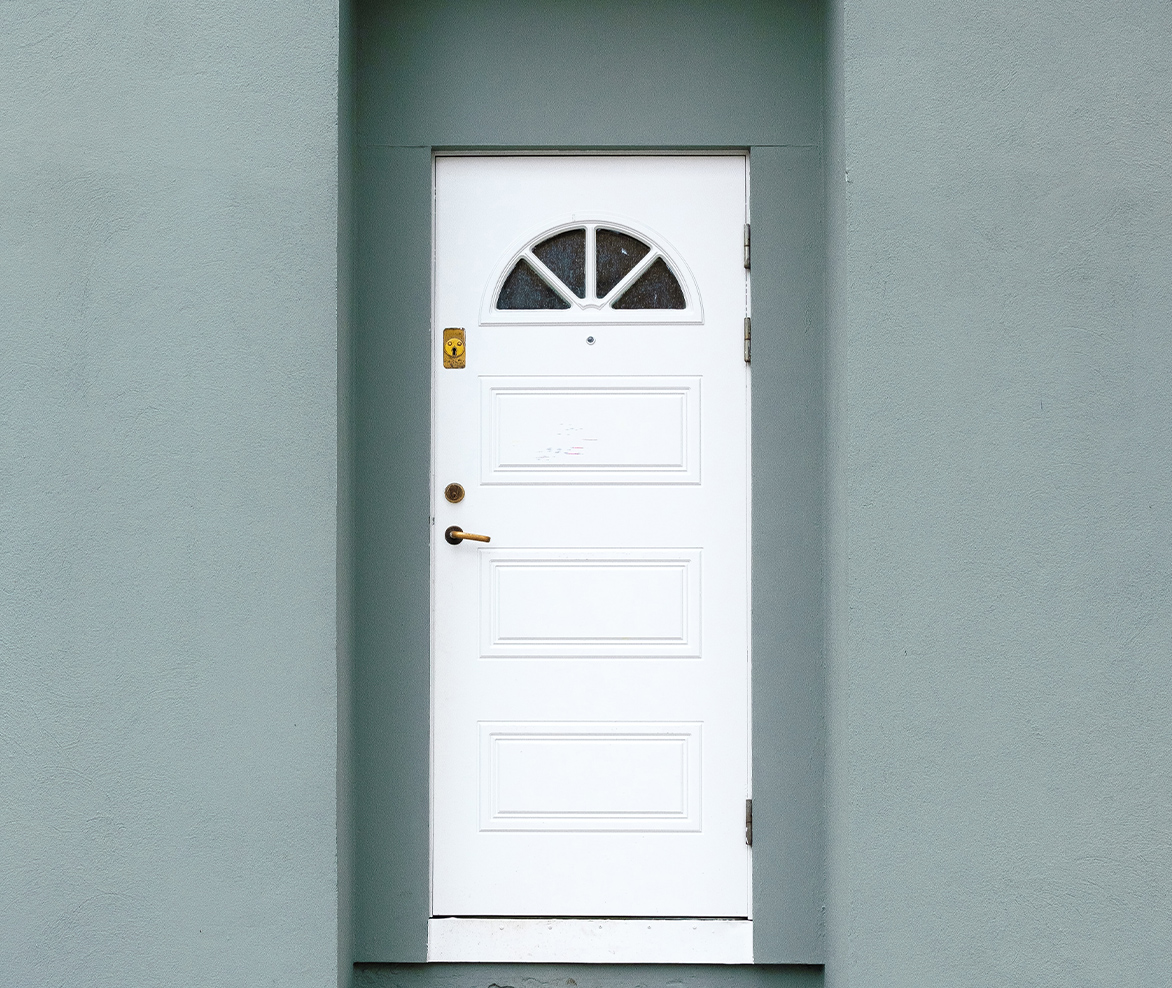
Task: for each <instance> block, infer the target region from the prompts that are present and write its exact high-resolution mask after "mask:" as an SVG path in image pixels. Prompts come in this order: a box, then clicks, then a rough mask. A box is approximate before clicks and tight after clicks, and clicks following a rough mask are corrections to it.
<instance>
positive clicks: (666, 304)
mask: <svg viewBox="0 0 1172 988" xmlns="http://www.w3.org/2000/svg"><path fill="white" fill-rule="evenodd" d="M687 307H688V303H687V300H686V299H685V298H684V290H683V289H682V288H680V283H679V282H678V281H677V280H676V276H675V275H674V274H672V273H671V268H669V267H668V266H667V263H666V262H665V261H664V260H663V258H662V257H659V258H656V259H655V261H654V262H653V263H652V265H651V267H649V268H648V269H647V270H646V271H644V272H643V273H642V274H641V275H639V278H638V280H637V281H636V282H635V284H633V285H632V286H631V287H630V288H628V289H627V290H626V291H625V292H623V297H622V298H620V299H619V300H618V301H617V302H615V303H614V304H613V308H616V309H686V308H687Z"/></svg>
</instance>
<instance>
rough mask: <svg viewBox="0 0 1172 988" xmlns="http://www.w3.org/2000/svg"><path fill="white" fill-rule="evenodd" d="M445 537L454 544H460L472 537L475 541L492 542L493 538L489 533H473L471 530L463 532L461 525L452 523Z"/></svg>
mask: <svg viewBox="0 0 1172 988" xmlns="http://www.w3.org/2000/svg"><path fill="white" fill-rule="evenodd" d="M444 538H445V539H447V540H448V542H449V543H451V544H452V545H459V544H460V543H461V542H463V541H464V540H465V539H471V540H472V541H473V542H491V541H492V539H491V538H490V537H489V536H487V535H473V534H472V533H471V532H461V531H460V526H459V525H452V526H451V527H450V528H449V529H448V530H447V531H446V532H444Z"/></svg>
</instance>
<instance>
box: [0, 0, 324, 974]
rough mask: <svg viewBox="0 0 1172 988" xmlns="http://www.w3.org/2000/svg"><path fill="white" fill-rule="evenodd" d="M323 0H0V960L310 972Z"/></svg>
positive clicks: (118, 968) (317, 905) (320, 901)
mask: <svg viewBox="0 0 1172 988" xmlns="http://www.w3.org/2000/svg"><path fill="white" fill-rule="evenodd" d="M336 108H337V10H336V6H335V5H334V4H332V3H323V2H293V3H283V4H280V5H275V6H273V5H269V6H257V5H253V4H239V3H224V2H221V3H213V4H195V5H193V4H187V3H179V2H173V0H166V2H162V0H155V2H146V3H130V2H106V3H101V4H86V3H82V2H80V0H58V2H53V3H48V2H35V3H16V2H9V3H0V134H2V135H3V138H2V139H0V576H2V583H0V656H2V658H0V668H2V675H0V972H3V973H2V974H0V981H3V983H4V984H7V985H50V984H52V985H119V986H121V985H153V984H166V985H188V984H190V985H196V984H198V985H213V984H221V985H226V984H262V983H263V984H270V983H272V984H281V985H325V984H331V983H333V981H334V978H335V960H336V958H335V955H336V945H337V940H336V931H337V906H336V903H337V899H336V889H335V884H336V870H335V846H336V845H335V841H336V828H335V786H334V779H335V754H336V745H335V732H336V718H335V689H336V685H335V682H336V681H335V676H336V666H335V658H334V637H335V614H334V599H335V572H334V567H335V563H334V560H335V498H336V478H335V470H336V462H337V441H336V422H337V417H336V407H335V382H336V371H335V359H336V354H335V347H336V326H337V321H336V255H335V250H336V216H337V212H336V174H337V173H336V155H337V132H336Z"/></svg>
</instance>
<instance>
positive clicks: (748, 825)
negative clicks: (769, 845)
mask: <svg viewBox="0 0 1172 988" xmlns="http://www.w3.org/2000/svg"><path fill="white" fill-rule="evenodd" d="M745 843H746V844H748V845H749V847H752V846H753V801H752V800H751V799H746V800H745Z"/></svg>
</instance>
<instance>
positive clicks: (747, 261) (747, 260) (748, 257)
mask: <svg viewBox="0 0 1172 988" xmlns="http://www.w3.org/2000/svg"><path fill="white" fill-rule="evenodd" d="M751 260H752V256H751V251H750V249H749V224H748V223H746V224H745V267H746V268H748V267H751V264H750V261H751Z"/></svg>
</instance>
